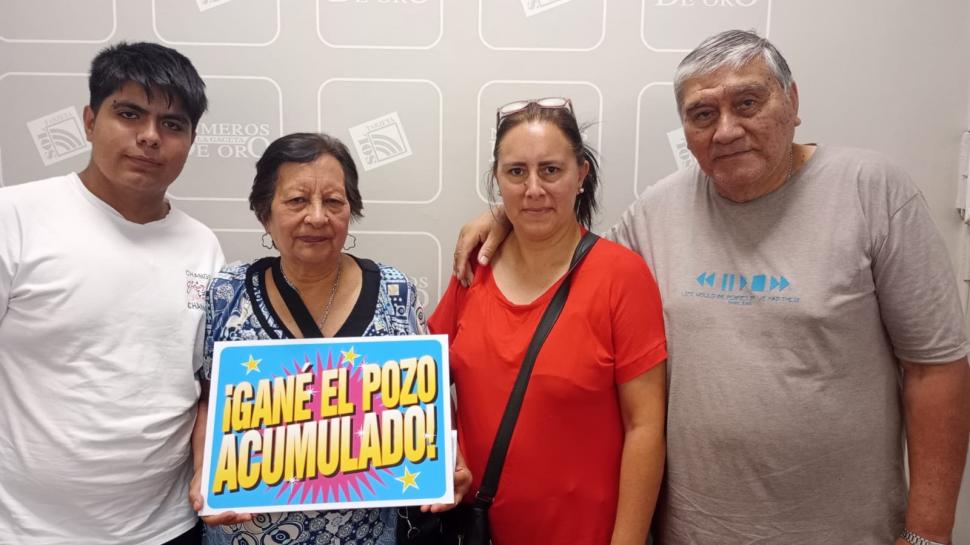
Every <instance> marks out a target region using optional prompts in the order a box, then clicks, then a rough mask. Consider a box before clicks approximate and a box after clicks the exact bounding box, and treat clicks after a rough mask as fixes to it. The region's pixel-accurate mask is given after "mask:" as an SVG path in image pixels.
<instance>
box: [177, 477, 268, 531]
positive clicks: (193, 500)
mask: <svg viewBox="0 0 970 545" xmlns="http://www.w3.org/2000/svg"><path fill="white" fill-rule="evenodd" d="M189 503H190V504H191V505H192V509H195V511H196V512H199V511H201V510H202V474H201V473H200V472H198V471H196V472H195V475H193V476H192V482H191V483H189ZM250 520H253V515H252V514H250V513H234V512H232V511H229V512H226V513H219V514H218V515H209V516H206V517H202V522H204V523H206V524H208V525H209V526H220V525H222V524H240V523H243V522H246V521H250Z"/></svg>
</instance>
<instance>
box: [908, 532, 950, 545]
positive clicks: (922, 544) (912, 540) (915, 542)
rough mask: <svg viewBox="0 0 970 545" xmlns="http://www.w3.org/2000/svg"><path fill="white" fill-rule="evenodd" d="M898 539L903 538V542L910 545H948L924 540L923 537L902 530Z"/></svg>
mask: <svg viewBox="0 0 970 545" xmlns="http://www.w3.org/2000/svg"><path fill="white" fill-rule="evenodd" d="M899 537H901V538H903V540H904V541H906V542H907V543H909V544H910V545H949V544H947V543H940V542H939V541H933V540H930V539H926V538H925V537H923V536H921V535H919V534H917V533H915V532H911V531H909V530H903V533H901V534H899Z"/></svg>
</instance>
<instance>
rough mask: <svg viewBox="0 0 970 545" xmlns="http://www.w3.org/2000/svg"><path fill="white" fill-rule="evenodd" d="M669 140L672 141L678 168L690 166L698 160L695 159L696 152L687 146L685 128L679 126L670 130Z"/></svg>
mask: <svg viewBox="0 0 970 545" xmlns="http://www.w3.org/2000/svg"><path fill="white" fill-rule="evenodd" d="M667 141H668V142H670V151H672V152H673V153H674V160H675V161H677V169H678V170H684V169H686V168H689V167H690V166H691V165H693V164H695V163H696V162H697V160H696V159H694V154H693V153H691V152H690V150H689V149H688V148H687V137H686V136H684V129H682V128H679V129H674V130H672V131H670V132H668V133H667Z"/></svg>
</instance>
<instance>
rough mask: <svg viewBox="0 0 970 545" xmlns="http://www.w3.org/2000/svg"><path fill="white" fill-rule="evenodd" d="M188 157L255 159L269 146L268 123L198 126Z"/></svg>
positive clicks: (204, 124) (205, 124)
mask: <svg viewBox="0 0 970 545" xmlns="http://www.w3.org/2000/svg"><path fill="white" fill-rule="evenodd" d="M195 134H196V137H195V142H194V143H193V144H192V150H191V151H190V152H189V155H191V156H192V157H219V158H221V159H259V157H260V156H262V155H263V151H265V150H266V148H267V146H269V135H270V126H269V123H199V125H198V127H196V129H195Z"/></svg>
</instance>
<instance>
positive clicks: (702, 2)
mask: <svg viewBox="0 0 970 545" xmlns="http://www.w3.org/2000/svg"><path fill="white" fill-rule="evenodd" d="M757 3H758V0H657V3H656V4H654V5H655V6H657V7H661V8H666V7H670V6H678V7H685V8H689V7H694V6H704V7H706V8H734V7H738V8H750V7H751V6H753V5H755V4H757Z"/></svg>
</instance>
